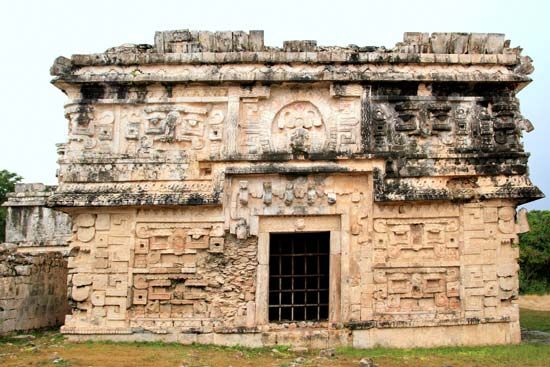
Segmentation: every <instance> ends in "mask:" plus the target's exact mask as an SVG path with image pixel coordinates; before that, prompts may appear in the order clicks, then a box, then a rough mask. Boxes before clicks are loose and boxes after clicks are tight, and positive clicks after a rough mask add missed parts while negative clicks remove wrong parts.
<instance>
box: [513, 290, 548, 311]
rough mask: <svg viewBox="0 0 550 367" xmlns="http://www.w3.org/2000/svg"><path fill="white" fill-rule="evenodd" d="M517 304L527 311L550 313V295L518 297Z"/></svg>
mask: <svg viewBox="0 0 550 367" xmlns="http://www.w3.org/2000/svg"><path fill="white" fill-rule="evenodd" d="M518 304H519V307H520V308H527V309H529V310H536V311H550V294H545V295H536V294H532V295H531V294H529V295H524V296H520V297H519V300H518Z"/></svg>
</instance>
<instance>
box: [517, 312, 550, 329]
mask: <svg viewBox="0 0 550 367" xmlns="http://www.w3.org/2000/svg"><path fill="white" fill-rule="evenodd" d="M519 320H520V324H521V327H522V328H524V329H528V330H539V331H545V332H550V311H533V310H527V309H521V310H520V318H519Z"/></svg>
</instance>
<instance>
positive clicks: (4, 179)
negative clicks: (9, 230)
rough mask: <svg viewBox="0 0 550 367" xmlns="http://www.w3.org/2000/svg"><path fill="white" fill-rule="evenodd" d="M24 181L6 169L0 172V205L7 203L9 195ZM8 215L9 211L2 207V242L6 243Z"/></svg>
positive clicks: (0, 235)
mask: <svg viewBox="0 0 550 367" xmlns="http://www.w3.org/2000/svg"><path fill="white" fill-rule="evenodd" d="M22 179H23V178H22V177H21V176H19V175H18V174H17V173H13V172H10V171H7V170H5V169H4V170H1V171H0V205H1V204H2V203H4V202H5V201H6V195H7V193H8V192H12V191H14V190H15V184H16V183H18V182H19V181H21V180H22ZM6 213H7V209H6V208H4V207H0V242H4V240H5V237H4V236H5V234H6Z"/></svg>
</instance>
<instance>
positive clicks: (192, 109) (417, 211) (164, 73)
mask: <svg viewBox="0 0 550 367" xmlns="http://www.w3.org/2000/svg"><path fill="white" fill-rule="evenodd" d="M530 61H531V60H530V59H529V58H528V57H526V56H521V55H520V50H519V49H518V48H510V45H509V41H505V40H504V36H503V35H500V34H467V33H434V34H432V35H428V34H423V33H407V34H405V39H404V41H403V42H402V43H399V44H397V45H396V46H395V48H393V49H391V50H386V49H384V48H377V47H357V46H350V47H320V46H317V45H316V42H314V41H288V42H285V44H284V47H283V48H282V49H279V48H273V47H266V46H264V44H263V32H261V31H251V32H250V33H245V32H215V33H213V32H194V31H187V30H182V31H168V32H158V33H157V34H156V36H155V45H154V46H150V45H136V46H134V45H124V46H120V47H115V48H112V49H109V50H107V51H106V52H105V53H102V54H95V55H73V56H72V57H71V58H70V59H67V58H63V57H60V58H58V59H57V60H56V61H55V63H54V65H53V67H52V74H53V75H54V76H55V78H54V80H53V83H54V85H56V86H57V87H58V88H60V89H61V90H62V91H63V92H64V93H66V94H67V96H68V98H69V100H68V101H67V103H66V105H65V112H66V117H67V119H68V124H69V139H68V142H67V143H66V144H60V145H59V154H60V156H59V164H60V169H59V187H58V188H57V190H56V191H55V193H53V194H52V195H51V196H50V197H49V199H48V203H49V205H50V206H52V207H54V208H57V209H61V210H63V211H65V212H67V213H69V214H70V215H71V217H72V219H73V230H72V232H73V234H72V238H71V240H70V249H71V251H70V254H71V257H70V260H69V279H68V289H69V294H70V299H71V302H72V309H73V312H72V315H70V316H67V318H66V321H65V325H64V326H63V328H62V330H63V332H64V333H65V334H67V335H69V336H70V337H72V338H73V339H90V338H92V339H93V338H96V339H105V338H106V339H113V340H168V341H178V342H182V343H190V342H203V343H218V344H245V345H250V346H260V345H270V344H289V343H292V344H306V345H309V346H318V347H321V346H327V345H354V346H357V347H370V346H375V345H384V346H402V347H407V346H433V345H450V344H491V343H497V344H498V343H517V342H519V340H520V333H519V322H518V308H517V305H515V304H514V301H513V300H514V299H515V298H516V296H517V290H518V285H517V270H518V266H517V257H518V249H517V247H516V244H517V233H519V232H522V231H526V230H527V226H526V222H525V216H524V215H523V214H524V213H521V212H520V213H519V214H516V207H517V205H519V204H521V203H524V202H528V201H531V200H535V199H537V198H540V197H542V196H543V195H542V193H541V192H540V191H539V190H538V189H537V188H536V187H535V186H533V185H532V184H531V182H530V181H529V178H528V174H527V157H528V154H527V153H525V152H524V151H523V146H522V144H521V140H520V138H521V134H522V131H523V130H526V131H530V130H532V126H531V124H530V122H529V121H528V120H526V119H525V118H523V117H522V116H521V114H520V112H519V104H518V100H517V99H516V97H515V94H516V92H517V91H518V90H519V89H521V88H522V87H523V86H524V85H526V84H527V83H528V82H529V81H530V79H529V77H528V74H529V73H530V72H531V71H532V66H531V64H530ZM316 232H322V233H326V232H329V233H330V241H329V243H327V244H326V247H327V248H326V251H327V253H328V254H329V255H328V256H329V260H330V261H329V265H328V267H327V270H326V271H327V273H326V274H325V276H327V277H328V278H329V281H328V289H327V290H326V292H328V293H327V294H328V300H327V301H326V302H325V301H323V302H324V303H323V302H321V301H319V300H318V301H317V304H318V307H321V304H323V305H328V316H327V317H326V318H323V317H320V318H319V319H318V320H313V321H312V320H309V319H306V320H303V321H297V322H292V321H289V322H284V321H283V322H281V320H278V321H277V322H275V321H274V320H273V319H272V316H271V315H270V313H269V309H270V307H271V306H272V305H271V303H272V300H271V298H270V293H271V292H272V290H271V287H272V284H271V283H272V281H271V280H272V278H273V276H274V275H273V271H271V270H272V269H271V268H270V265H272V264H271V263H270V262H271V260H270V257H271V255H272V253H271V252H270V251H271V250H270V241H271V238H272V236H273V235H274V234H278V233H316ZM321 247H322V246H321ZM318 250H319V247H318ZM319 251H320V250H319ZM310 255H311V254H310ZM308 256H309V255H308ZM293 264H294V263H293ZM306 265H307V264H306ZM286 270H288V269H286ZM286 270H285V271H286ZM292 271H294V268H293V270H292ZM310 275H311V276H314V275H315V274H310ZM293 276H294V273H293ZM306 276H309V275H308V274H306ZM315 276H316V275H315ZM317 288H319V289H320V287H319V286H317ZM293 289H294V288H293ZM308 291H310V289H307V287H306V289H305V292H306V293H307V292H308ZM319 292H321V290H319ZM319 294H321V293H319ZM319 294H318V296H319ZM323 294H324V293H323ZM293 302H297V301H293ZM279 304H281V303H279Z"/></svg>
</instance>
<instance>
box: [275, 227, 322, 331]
mask: <svg viewBox="0 0 550 367" xmlns="http://www.w3.org/2000/svg"><path fill="white" fill-rule="evenodd" d="M269 241H270V245H269V321H270V322H285V321H322V320H327V319H328V303H329V302H328V296H329V259H330V232H315V233H271V234H270V239H269Z"/></svg>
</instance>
